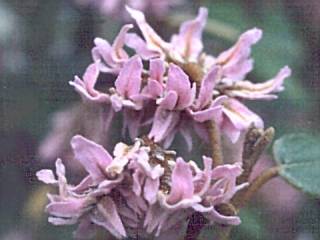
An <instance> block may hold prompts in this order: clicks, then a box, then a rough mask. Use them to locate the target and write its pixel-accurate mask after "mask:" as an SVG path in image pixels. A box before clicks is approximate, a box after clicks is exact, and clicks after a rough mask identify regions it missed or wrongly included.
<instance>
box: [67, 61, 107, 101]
mask: <svg viewBox="0 0 320 240" xmlns="http://www.w3.org/2000/svg"><path fill="white" fill-rule="evenodd" d="M98 76H99V70H98V66H97V64H95V63H93V64H90V65H89V66H88V67H87V69H86V71H85V73H84V74H83V77H82V78H83V80H81V79H80V78H79V77H78V76H75V78H74V81H70V82H69V84H70V85H71V86H73V87H74V88H75V90H76V91H77V92H78V93H79V94H80V96H81V97H82V99H83V100H84V101H92V102H108V100H109V96H108V94H106V93H101V92H99V91H97V90H95V89H94V86H95V84H96V82H97V79H98Z"/></svg>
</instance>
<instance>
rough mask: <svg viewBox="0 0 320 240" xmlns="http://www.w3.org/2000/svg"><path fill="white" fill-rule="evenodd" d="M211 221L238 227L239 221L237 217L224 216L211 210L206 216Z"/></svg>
mask: <svg viewBox="0 0 320 240" xmlns="http://www.w3.org/2000/svg"><path fill="white" fill-rule="evenodd" d="M206 216H207V217H208V218H209V219H210V220H211V221H213V222H217V223H220V224H226V225H239V224H240V223H241V220H240V218H239V217H238V216H225V215H222V214H220V213H219V212H218V211H217V210H215V209H213V210H212V211H211V212H210V214H208V215H206Z"/></svg>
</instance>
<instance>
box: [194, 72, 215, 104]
mask: <svg viewBox="0 0 320 240" xmlns="http://www.w3.org/2000/svg"><path fill="white" fill-rule="evenodd" d="M219 71H220V68H219V67H218V66H213V67H212V68H211V69H210V71H209V72H208V73H207V74H206V76H205V77H204V78H203V80H202V81H201V87H200V91H199V96H198V99H197V101H196V108H197V109H203V108H204V107H205V106H207V105H208V104H209V103H210V101H211V99H212V94H213V88H214V86H215V85H216V83H217V81H218V80H219Z"/></svg>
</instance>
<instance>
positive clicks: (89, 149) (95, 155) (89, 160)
mask: <svg viewBox="0 0 320 240" xmlns="http://www.w3.org/2000/svg"><path fill="white" fill-rule="evenodd" d="M71 146H72V149H73V152H74V156H75V158H76V159H77V160H78V161H79V162H80V163H81V164H82V165H83V167H84V168H85V169H86V171H87V172H88V173H89V174H90V176H91V177H92V179H93V181H94V182H98V181H101V180H102V179H103V178H105V176H104V171H105V169H106V167H107V166H108V165H109V164H110V163H111V162H112V157H111V156H110V154H109V153H108V152H107V151H106V150H105V149H104V148H103V147H102V146H101V145H98V144H96V143H95V142H93V141H90V140H88V139H86V138H84V137H82V136H80V135H77V136H74V137H73V138H72V140H71Z"/></svg>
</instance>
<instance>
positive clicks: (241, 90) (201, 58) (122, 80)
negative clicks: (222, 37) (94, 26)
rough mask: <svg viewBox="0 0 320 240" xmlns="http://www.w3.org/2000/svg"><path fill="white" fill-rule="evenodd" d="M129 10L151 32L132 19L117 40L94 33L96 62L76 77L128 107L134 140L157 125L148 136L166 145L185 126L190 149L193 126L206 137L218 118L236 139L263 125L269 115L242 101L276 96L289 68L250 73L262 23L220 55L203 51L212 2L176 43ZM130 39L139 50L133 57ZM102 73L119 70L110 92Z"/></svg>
mask: <svg viewBox="0 0 320 240" xmlns="http://www.w3.org/2000/svg"><path fill="white" fill-rule="evenodd" d="M127 9H128V11H129V13H130V14H131V16H132V17H133V18H134V19H135V20H136V23H137V25H138V26H139V28H140V30H141V32H142V35H143V37H144V39H141V38H140V37H139V35H137V34H135V33H129V30H130V29H131V28H133V26H132V25H130V24H128V25H125V26H124V27H123V28H122V29H121V31H120V33H119V35H118V36H117V38H116V39H115V41H114V42H113V44H112V45H111V44H109V43H108V42H107V41H106V40H103V39H101V38H96V39H95V41H94V42H95V47H94V48H93V49H92V57H93V60H94V63H92V64H91V65H90V66H89V67H88V68H87V70H86V72H85V73H84V75H83V77H82V79H80V78H79V77H75V80H74V81H72V82H70V84H71V85H72V86H74V87H75V89H76V90H77V91H78V92H79V93H80V95H81V96H82V98H83V99H84V100H85V101H90V102H100V103H101V102H103V103H106V104H110V105H112V108H113V109H114V111H115V112H119V111H122V112H123V114H124V129H128V131H129V134H130V137H131V138H132V139H134V138H135V137H137V136H138V135H139V129H140V128H141V127H146V126H148V125H151V130H150V132H149V137H150V138H154V140H155V141H156V142H162V143H163V144H164V146H165V147H169V146H170V144H171V142H172V140H173V139H174V137H175V135H176V133H177V132H180V133H181V134H182V135H183V136H184V138H185V139H186V142H187V143H188V145H189V148H191V144H192V141H191V129H194V130H195V131H196V133H198V135H199V136H200V137H201V138H204V139H207V134H206V131H205V129H206V126H205V123H206V122H207V121H211V120H214V121H215V122H216V123H217V125H219V127H220V129H221V131H222V132H223V133H225V134H226V135H227V136H228V137H229V138H230V139H231V140H232V142H236V141H237V139H238V138H239V135H240V133H241V132H242V131H245V130H246V129H247V128H248V127H249V126H250V125H251V124H254V125H255V126H256V127H259V128H262V127H263V121H262V119H261V118H260V117H259V116H258V115H257V114H255V113H254V112H252V111H251V110H249V109H248V108H247V107H246V106H245V105H244V104H243V103H242V100H256V99H274V98H276V97H277V96H276V95H275V93H277V92H279V91H282V90H283V81H284V79H285V78H286V77H288V76H289V75H290V69H289V68H288V67H284V68H283V69H281V70H280V71H279V73H278V74H277V75H276V76H275V77H274V78H272V79H270V80H269V81H266V82H264V83H252V82H250V81H247V80H245V76H246V74H247V73H248V72H250V71H251V70H252V66H253V60H252V59H251V58H250V52H251V46H252V45H253V44H255V43H256V42H257V41H258V40H259V39H260V38H261V35H262V32H261V30H259V29H251V30H249V31H247V32H245V33H243V34H242V35H241V36H240V38H239V40H238V41H237V43H236V44H235V45H234V46H233V47H231V48H230V49H228V50H226V51H225V52H222V53H221V54H220V55H218V56H217V57H214V56H211V55H208V54H206V53H204V52H203V44H202V39H201V36H202V31H203V29H204V26H205V22H206V18H207V10H206V9H205V8H200V10H199V14H198V16H197V17H196V18H195V19H194V20H190V21H187V22H185V23H183V24H182V25H181V27H180V30H179V33H178V34H175V35H173V36H172V38H171V41H170V42H166V41H164V40H163V39H162V38H161V37H160V36H159V35H157V33H156V32H155V31H154V30H153V29H152V28H151V26H150V25H149V24H148V23H147V22H146V19H145V16H144V15H143V13H142V12H139V11H137V10H133V9H131V8H127ZM125 45H126V46H127V47H130V48H132V49H133V50H135V52H136V55H134V56H132V57H130V56H129V55H128V53H127V52H126V51H125V50H124V46H125ZM143 61H144V62H145V64H143V63H144V62H143ZM146 66H148V67H146ZM101 72H105V73H113V74H116V75H117V79H116V80H115V82H114V87H112V88H110V89H108V90H107V91H105V92H101V91H98V90H96V89H95V88H94V86H95V84H96V81H97V79H98V76H99V74H100V73H101Z"/></svg>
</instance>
